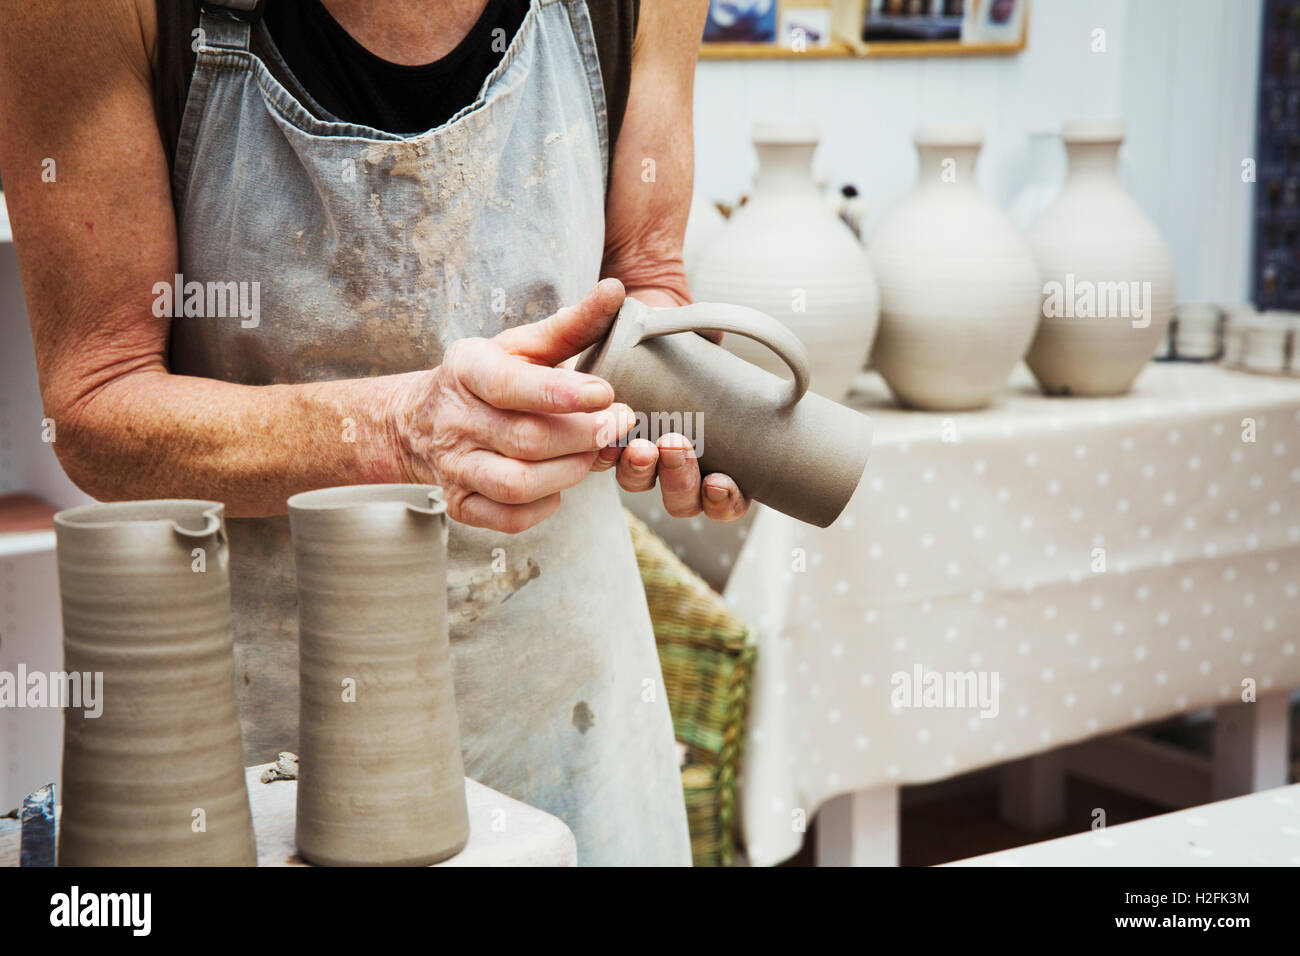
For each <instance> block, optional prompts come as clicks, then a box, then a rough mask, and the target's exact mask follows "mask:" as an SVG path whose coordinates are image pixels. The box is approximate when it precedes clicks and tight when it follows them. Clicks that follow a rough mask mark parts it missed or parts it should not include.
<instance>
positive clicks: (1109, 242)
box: [1025, 122, 1174, 395]
mask: <svg viewBox="0 0 1300 956" xmlns="http://www.w3.org/2000/svg"><path fill="white" fill-rule="evenodd" d="M1061 138H1062V139H1064V140H1065V149H1066V153H1067V155H1068V156H1069V164H1070V172H1069V177H1068V178H1067V179H1066V182H1065V187H1064V188H1063V189H1062V190H1061V194H1060V195H1059V196H1058V197H1057V198H1056V201H1055V202H1053V203H1052V204H1051V205H1050V206H1048V207H1047V209H1046V210H1045V211H1044V212H1043V214H1042V215H1041V216H1039V217H1038V219H1036V220H1035V221H1034V223H1033V225H1031V226H1030V227H1029V230H1028V232H1027V233H1026V238H1027V239H1028V240H1029V245H1030V247H1031V248H1032V249H1033V251H1034V255H1035V257H1036V258H1037V260H1038V264H1039V267H1040V270H1041V272H1042V278H1043V296H1042V315H1043V320H1042V323H1041V324H1040V325H1039V327H1038V335H1037V336H1036V337H1035V339H1034V342H1033V345H1032V346H1031V347H1030V349H1029V354H1028V355H1027V356H1026V357H1025V361H1026V363H1027V364H1028V365H1029V368H1030V371H1032V372H1033V373H1034V376H1035V377H1036V378H1037V379H1038V383H1039V385H1040V386H1042V389H1043V391H1044V392H1047V393H1048V394H1049V395H1118V394H1120V393H1122V392H1126V391H1128V389H1129V388H1130V387H1131V386H1132V384H1133V380H1134V379H1136V378H1137V376H1138V373H1140V372H1141V371H1142V369H1143V368H1145V367H1146V364H1147V362H1148V361H1149V360H1150V359H1151V357H1152V355H1154V354H1155V351H1156V348H1157V347H1158V346H1159V345H1160V343H1161V341H1163V340H1164V338H1165V335H1166V332H1167V330H1168V327H1169V317H1170V314H1171V313H1172V312H1173V307H1174V264H1173V260H1172V259H1171V258H1170V255H1169V250H1168V249H1167V248H1166V246H1165V243H1164V240H1163V239H1162V238H1161V237H1160V233H1159V231H1158V230H1157V229H1156V227H1155V225H1154V224H1153V223H1152V222H1151V220H1150V219H1148V218H1147V217H1146V215H1145V214H1144V213H1143V212H1142V209H1141V207H1139V206H1138V204H1137V203H1136V202H1134V201H1133V200H1132V199H1131V198H1129V195H1128V194H1127V193H1126V192H1124V187H1123V186H1122V185H1121V183H1120V180H1119V174H1118V172H1117V171H1116V166H1117V163H1118V161H1119V147H1120V143H1121V142H1123V140H1124V124H1123V123H1121V122H1082V123H1067V124H1066V125H1065V127H1064V129H1063V130H1062V133H1061ZM1139 310H1140V311H1141V312H1142V314H1141V315H1138V311H1139Z"/></svg>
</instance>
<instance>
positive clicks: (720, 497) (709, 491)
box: [704, 485, 727, 505]
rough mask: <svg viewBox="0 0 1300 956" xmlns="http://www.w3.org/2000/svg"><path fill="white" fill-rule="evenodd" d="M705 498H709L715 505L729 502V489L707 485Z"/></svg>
mask: <svg viewBox="0 0 1300 956" xmlns="http://www.w3.org/2000/svg"><path fill="white" fill-rule="evenodd" d="M704 497H706V498H708V499H709V500H710V501H712V502H713V503H714V504H715V505H716V504H720V503H721V502H723V501H726V500H727V489H726V488H723V487H722V486H721V485H705V486H704Z"/></svg>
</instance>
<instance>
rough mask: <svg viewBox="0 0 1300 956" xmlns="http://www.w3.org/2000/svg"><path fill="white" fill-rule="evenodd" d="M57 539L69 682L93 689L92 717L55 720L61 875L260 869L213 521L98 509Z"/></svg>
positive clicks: (166, 506)
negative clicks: (100, 869) (98, 697)
mask: <svg viewBox="0 0 1300 956" xmlns="http://www.w3.org/2000/svg"><path fill="white" fill-rule="evenodd" d="M54 530H55V536H56V540H57V552H58V554H57V557H58V568H59V595H60V600H61V603H62V607H63V635H64V637H63V648H64V669H65V671H66V672H67V673H68V674H69V675H73V674H80V675H82V680H83V686H84V681H85V675H87V674H90V675H94V674H102V675H103V683H102V713H101V714H100V715H99V716H97V717H95V716H90V714H93V712H94V711H93V710H92V711H90V712H89V713H88V712H87V711H86V709H85V708H84V707H75V706H70V707H67V708H66V709H65V711H64V731H63V817H62V820H61V823H60V838H59V865H60V866H222V865H226V866H232V865H233V866H256V865H257V847H256V844H255V842H254V838H253V823H252V815H251V813H250V811H249V805H248V790H247V788H246V786H245V783H244V766H243V760H242V757H241V754H242V752H243V751H242V748H241V746H240V739H239V720H238V718H237V716H236V712H235V661H234V648H233V642H232V638H231V630H230V574H229V564H230V553H229V550H228V544H227V539H226V527H225V521H224V509H223V507H222V506H221V505H220V504H218V503H217V502H213V501H127V502H116V503H111V504H93V505H86V506H84V507H80V508H71V509H68V510H66V511H61V512H59V513H58V514H56V515H55V516H54ZM83 703H84V701H83Z"/></svg>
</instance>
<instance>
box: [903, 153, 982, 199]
mask: <svg viewBox="0 0 1300 956" xmlns="http://www.w3.org/2000/svg"><path fill="white" fill-rule="evenodd" d="M916 154H917V158H918V160H919V162H920V170H919V172H918V173H917V177H916V185H917V187H918V188H922V189H929V188H935V187H945V188H950V187H952V186H960V187H963V188H971V189H973V188H974V187H975V160H976V159H978V158H979V154H980V148H979V147H978V146H918V147H916Z"/></svg>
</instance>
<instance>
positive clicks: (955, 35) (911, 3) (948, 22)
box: [700, 0, 1030, 59]
mask: <svg viewBox="0 0 1300 956" xmlns="http://www.w3.org/2000/svg"><path fill="white" fill-rule="evenodd" d="M1029 2H1030V0H710V3H709V12H708V17H707V19H706V21H705V25H704V36H703V37H702V41H703V43H702V46H701V48H700V56H701V57H702V58H705V59H733V58H734V59H743V58H750V57H786V58H792V59H793V58H798V57H800V56H811V57H827V56H845V57H847V56H894V57H900V56H972V55H974V56H980V55H984V56H995V55H998V54H1010V53H1016V52H1018V51H1020V50H1023V49H1024V48H1025V40H1026V35H1027V24H1028V17H1029Z"/></svg>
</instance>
